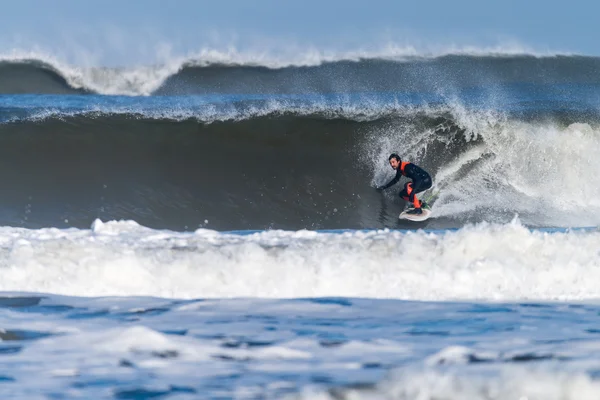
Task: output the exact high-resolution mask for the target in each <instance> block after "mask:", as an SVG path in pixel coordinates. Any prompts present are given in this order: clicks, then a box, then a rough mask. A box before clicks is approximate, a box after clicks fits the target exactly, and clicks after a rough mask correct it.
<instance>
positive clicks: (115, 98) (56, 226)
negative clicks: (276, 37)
mask: <svg viewBox="0 0 600 400" xmlns="http://www.w3.org/2000/svg"><path fill="white" fill-rule="evenodd" d="M598 70H600V59H599V58H596V57H588V56H579V55H571V54H566V53H565V54H558V53H556V54H541V53H534V52H531V51H527V50H523V49H513V50H510V49H509V50H506V49H469V48H465V49H450V50H444V51H439V52H433V53H423V52H419V51H417V50H415V49H414V48H410V47H409V48H399V47H392V48H387V49H383V50H381V51H371V52H365V51H355V52H347V53H323V52H308V53H299V54H293V55H291V56H289V57H287V58H286V57H285V56H279V57H273V56H270V55H268V54H258V53H257V54H255V53H244V52H239V51H237V50H235V49H230V50H228V51H214V50H210V49H208V50H203V51H200V52H198V53H194V54H189V55H186V56H182V57H173V58H171V59H168V60H166V61H165V62H164V63H160V64H155V65H137V66H136V65H134V66H120V67H107V66H101V65H86V66H82V65H75V64H72V63H69V62H66V61H64V60H61V59H60V58H59V57H57V56H53V55H48V54H47V53H41V52H30V51H17V50H15V51H13V52H10V53H5V54H0V182H2V196H0V199H1V200H0V340H1V341H0V359H2V361H3V362H2V363H1V366H0V393H1V394H2V396H3V397H6V398H26V399H38V398H39V399H48V398H98V399H100V398H107V399H115V398H116V399H149V398H169V399H196V398H210V399H348V400H351V399H352V400H354V399H401V400H405V399H406V400H412V399H415V400H416V399H420V400H421V399H431V400H433V399H448V400H451V399H465V398H468V399H482V400H483V399H486V400H489V399H498V400H504V399H506V400H509V399H529V400H534V399H540V400H542V399H544V400H546V399H557V400H558V399H561V400H569V399H596V398H598V396H599V395H600V384H599V382H598V377H599V376H600V374H599V372H598V371H600V364H599V363H598V356H599V354H598V349H599V348H600V341H599V339H600V338H599V336H598V334H599V333H600V329H599V328H598V326H599V325H598V324H599V323H600V320H599V318H598V316H599V315H600V307H599V304H598V299H600V289H599V288H598V284H597V282H598V279H599V278H600V258H599V251H600V232H599V231H598V228H597V226H598V224H599V223H600V202H599V199H600V189H599V188H600V178H599V177H600V163H599V161H598V156H597V155H598V154H599V152H600V112H599V111H598V110H600V108H599V107H600V101H599V99H600V97H599V96H598V94H599V93H600V80H599V79H598V74H597V71H598ZM392 152H397V153H399V154H400V155H401V156H402V157H403V159H406V160H408V161H411V162H414V163H416V164H418V165H419V166H422V167H423V168H425V169H426V170H427V171H429V173H430V174H431V176H432V177H433V181H434V186H433V188H432V189H431V190H429V191H427V192H425V193H424V195H423V196H424V198H426V199H427V200H428V202H429V203H430V204H431V206H432V213H433V217H432V218H431V219H429V220H428V221H426V222H424V223H418V224H414V223H411V222H407V221H400V220H398V214H399V213H400V212H401V211H402V210H403V209H404V207H405V202H404V201H403V200H401V199H400V198H399V197H398V195H397V193H398V191H399V190H400V189H401V188H402V185H403V184H404V181H402V182H400V184H399V185H397V186H395V187H393V188H392V189H389V190H388V191H386V192H385V193H380V192H377V191H376V190H375V189H374V188H375V187H376V186H378V185H381V184H383V183H385V182H387V181H388V180H389V179H391V177H392V176H393V171H392V170H391V168H390V167H389V164H388V162H387V157H388V156H389V154H390V153H392Z"/></svg>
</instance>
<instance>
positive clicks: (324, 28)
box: [0, 0, 600, 64]
mask: <svg viewBox="0 0 600 400" xmlns="http://www.w3.org/2000/svg"><path fill="white" fill-rule="evenodd" d="M599 11H600V5H599V4H597V3H594V2H591V1H587V2H584V1H569V2H565V1H553V0H548V1H538V0H530V1H526V0H520V1H516V0H505V1H501V2H500V1H484V0H479V1H476V0H460V1H444V0H429V1H423V0H411V1H392V0H363V1H356V0H346V1H341V0H296V1H289V0H279V1H276V0H253V1H252V0H213V1H203V0H144V1H141V0H140V1H137V0H119V1H116V0H102V1H97V0H96V1H94V0H54V1H48V0H19V1H11V2H6V3H5V4H3V12H2V14H1V15H0V51H2V52H6V51H7V50H10V49H18V50H23V51H25V50H29V49H32V48H42V49H45V50H46V51H49V52H52V53H54V54H57V55H59V56H61V57H64V58H67V59H71V60H77V59H78V58H85V57H87V58H93V59H95V62H100V63H116V64H119V63H130V62H136V61H141V62H144V61H148V60H151V59H152V58H154V57H156V54H157V53H161V52H162V53H169V54H182V53H186V52H194V51H197V50H200V49H202V48H216V49H218V48H229V47H232V46H233V47H235V48H236V49H237V50H241V51H244V50H245V49H258V50H261V51H281V50H282V49H285V48H286V46H290V47H293V48H294V51H298V49H302V48H306V47H311V48H316V49H322V50H330V51H331V50H339V51H343V50H352V49H357V48H360V49H363V50H364V49H376V48H377V47H381V46H384V45H389V44H392V43H393V44H397V45H399V46H414V47H416V48H417V49H421V50H422V49H425V50H427V49H433V50H436V49H437V50H439V49H441V48H445V47H449V46H452V45H453V46H457V47H461V46H475V47H480V48H483V47H496V46H500V47H503V46H508V47H511V46H512V47H514V46H515V45H517V44H518V45H521V46H523V47H525V48H529V49H533V50H536V51H539V52H546V51H564V52H575V53H580V54H588V55H600V44H598V43H597V38H598V37H599V36H600V35H599V33H600V28H598V26H599V24H598V23H597V21H596V20H597V15H598V12H599Z"/></svg>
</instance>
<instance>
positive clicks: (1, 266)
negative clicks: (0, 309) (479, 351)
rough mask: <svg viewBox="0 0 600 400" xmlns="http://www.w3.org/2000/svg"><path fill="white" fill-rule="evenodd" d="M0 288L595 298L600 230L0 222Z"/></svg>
mask: <svg viewBox="0 0 600 400" xmlns="http://www.w3.org/2000/svg"><path fill="white" fill-rule="evenodd" d="M0 243H1V248H0V249H1V251H0V290H3V291H27V292H50V293H56V294H66V295H78V296H104V295H127V296H133V295H140V296H144V295H149V296H158V297H176V298H224V297H267V298H297V297H323V296H345V297H373V298H398V299H419V300H450V299H492V300H515V299H548V300H550V299H552V300H567V299H592V298H600V289H599V288H598V285H596V282H597V281H598V279H600V260H599V259H598V257H597V248H598V247H599V246H600V233H598V232H596V231H594V232H564V233H560V232H558V233H551V234H550V233H543V232H532V231H530V230H529V229H527V228H525V227H523V226H522V225H520V224H519V223H518V222H513V223H511V224H508V225H495V224H480V225H475V226H467V227H465V228H462V229H460V230H458V231H456V232H451V231H448V232H442V233H426V232H422V231H419V232H407V233H404V232H389V231H371V232H348V233H344V234H330V233H315V232H306V231H300V232H284V231H271V232H260V233H255V234H251V235H247V236H239V235H232V234H222V233H218V232H213V231H207V230H200V231H198V232H197V233H195V234H191V233H174V232H167V231H155V230H152V229H149V228H145V227H142V226H139V225H137V224H135V223H132V222H108V223H104V224H101V223H99V222H96V223H94V229H93V230H76V229H70V230H58V229H42V230H25V229H16V228H0Z"/></svg>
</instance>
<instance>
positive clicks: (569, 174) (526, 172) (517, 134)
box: [364, 101, 600, 227]
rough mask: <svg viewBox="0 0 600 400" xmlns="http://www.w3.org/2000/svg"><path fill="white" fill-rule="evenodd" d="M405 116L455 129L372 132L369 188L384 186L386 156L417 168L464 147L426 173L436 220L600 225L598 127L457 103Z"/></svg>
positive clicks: (403, 127) (405, 128)
mask: <svg viewBox="0 0 600 400" xmlns="http://www.w3.org/2000/svg"><path fill="white" fill-rule="evenodd" d="M410 112H415V113H417V112H422V113H424V115H427V116H429V117H430V118H432V119H433V118H435V117H436V116H439V117H444V118H447V119H448V120H450V121H452V123H453V124H455V125H456V127H458V128H459V129H456V128H454V129H453V130H449V129H446V130H444V129H442V128H443V127H441V126H440V127H438V128H439V129H433V128H429V129H426V130H423V129H419V128H418V127H416V126H413V125H411V124H410V123H402V124H399V125H398V126H394V127H392V128H391V129H387V130H386V131H381V132H380V131H377V132H375V133H374V135H373V138H374V139H372V140H371V142H370V143H369V149H368V151H367V152H366V153H365V156H364V161H365V162H367V163H370V164H371V165H372V168H373V171H374V177H373V182H372V184H373V185H378V184H381V182H384V181H386V180H388V179H389V177H390V171H391V170H390V168H389V165H387V162H383V161H382V160H385V161H387V157H388V155H389V154H390V153H391V152H398V151H399V150H400V155H401V156H402V157H403V159H406V160H408V161H411V162H414V163H416V164H419V165H422V162H423V160H424V159H437V158H438V157H439V156H440V155H439V154H430V153H429V149H428V147H429V146H431V145H432V143H434V142H437V141H440V142H442V143H445V144H447V145H448V146H449V147H451V146H453V145H454V146H456V145H457V144H459V145H460V146H461V147H465V146H466V145H470V146H471V147H470V148H467V149H466V150H462V151H461V152H460V153H459V154H457V156H456V157H455V158H454V159H450V160H449V161H447V162H445V163H444V164H443V165H441V168H440V169H439V170H437V171H430V172H431V173H432V176H433V181H434V186H433V188H432V190H431V191H430V192H431V193H433V192H435V193H437V194H438V195H439V196H438V198H437V199H436V202H435V205H434V207H433V211H434V215H435V216H436V217H449V218H458V219H460V220H463V221H464V220H465V217H471V218H476V216H477V215H485V216H486V218H487V219H488V220H496V221H506V219H507V215H508V217H509V218H510V216H511V215H515V214H519V216H520V218H521V219H522V220H523V221H524V222H525V223H527V224H530V225H538V226H540V225H541V226H548V225H551V226H565V227H568V226H578V225H579V226H581V225H597V224H600V164H599V163H598V162H597V157H596V155H597V154H598V153H599V152H600V127H598V126H596V125H592V124H589V123H572V124H570V125H568V126H564V125H561V124H559V123H553V122H535V121H534V122H525V121H520V120H518V119H512V118H509V117H508V116H507V115H506V114H504V113H503V112H500V111H494V110H485V109H484V110H475V109H472V108H467V107H465V106H464V105H463V104H461V103H460V102H458V101H451V102H449V103H447V104H446V105H443V106H439V107H427V106H425V107H420V108H419V109H414V110H412V111H411V110H408V109H406V110H405V111H404V113H405V114H404V115H410ZM475 141H476V142H475ZM436 149H438V150H439V148H436ZM442 156H446V155H442ZM425 197H427V194H425Z"/></svg>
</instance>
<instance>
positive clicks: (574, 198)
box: [0, 96, 600, 230]
mask: <svg viewBox="0 0 600 400" xmlns="http://www.w3.org/2000/svg"><path fill="white" fill-rule="evenodd" d="M91 99H95V100H93V101H92V105H89V104H88V105H87V106H85V107H84V108H80V109H76V108H73V107H75V106H74V105H73V104H75V103H78V102H79V101H80V97H78V96H75V97H72V98H69V97H66V98H65V97H60V99H59V100H58V99H57V98H55V97H51V98H50V99H49V100H48V102H49V104H52V105H54V107H55V108H54V109H52V108H49V107H42V106H41V105H40V104H37V103H35V101H38V100H35V101H33V102H27V104H26V105H24V104H23V103H18V102H17V101H14V102H13V107H9V108H5V109H4V113H3V116H4V118H5V122H4V123H3V124H1V125H0V130H1V131H2V134H1V135H0V179H1V181H2V182H3V185H4V186H3V187H4V195H3V201H2V212H1V213H0V224H4V225H11V226H25V227H31V228H36V227H42V226H56V227H67V226H75V227H80V228H81V227H87V226H89V224H90V221H93V220H94V219H95V218H101V219H104V220H112V219H132V220H135V221H137V222H139V223H141V224H143V225H145V226H150V227H156V228H168V229H174V230H188V229H196V228H198V227H209V228H212V229H218V230H232V229H269V228H277V229H304V228H308V229H344V228H382V227H408V226H407V225H406V226H405V225H401V224H400V225H399V223H398V221H397V215H398V213H399V212H400V211H401V210H402V207H403V205H404V202H403V201H402V200H400V199H399V198H397V195H396V193H397V192H398V191H399V190H400V189H401V187H402V183H401V184H399V185H397V186H396V187H395V188H393V189H390V190H388V192H387V193H385V194H384V195H382V194H380V193H378V192H376V191H375V190H374V189H373V187H374V186H375V185H378V184H382V183H384V182H387V181H388V180H389V179H390V178H391V177H392V176H393V175H392V174H393V171H392V170H391V169H390V168H389V165H388V164H387V156H388V155H389V154H390V153H391V152H393V151H396V152H399V153H401V154H402V155H403V157H405V159H408V160H410V161H413V162H416V163H418V164H419V165H421V166H423V167H424V168H425V169H426V170H428V171H429V172H430V173H431V175H432V176H433V177H434V182H435V185H434V188H433V189H432V190H430V191H429V193H428V194H425V197H426V198H427V197H430V196H431V195H434V196H435V198H433V199H432V201H431V203H432V204H433V211H434V212H435V213H436V216H437V218H436V219H434V220H431V221H430V222H429V225H425V226H427V227H429V228H445V227H460V226H462V225H464V224H465V223H470V222H478V221H497V222H502V221H504V222H506V221H510V220H511V219H512V218H513V217H514V215H515V214H518V215H519V216H520V218H521V219H522V221H523V222H524V223H526V224H528V225H531V226H573V225H590V224H595V223H597V222H598V220H599V219H600V203H599V202H598V201H599V200H598V199H600V193H599V189H598V188H600V182H599V181H598V179H599V178H598V177H599V176H600V173H599V172H600V171H599V166H598V165H597V162H596V161H595V160H596V154H598V152H599V151H600V140H599V139H598V137H599V135H600V130H599V129H600V128H598V122H596V121H598V118H597V116H595V115H593V114H590V113H591V111H589V112H588V113H587V114H582V113H581V109H579V110H575V111H569V110H562V111H561V112H557V111H555V109H551V110H550V111H548V109H547V108H546V107H547V102H546V101H541V102H540V103H539V104H538V108H537V109H534V108H533V106H532V103H531V102H529V101H525V103H524V104H525V106H522V107H521V108H520V109H519V110H520V111H518V112H516V114H515V115H512V114H511V113H510V112H499V111H491V110H476V109H473V108H468V107H465V106H463V105H460V104H457V105H448V104H446V105H445V104H438V105H431V106H424V105H419V106H417V105H414V104H409V103H405V104H399V103H398V101H399V100H398V98H394V99H393V100H392V101H390V100H386V99H379V100H372V101H365V100H363V101H362V102H353V101H349V102H341V103H340V102H337V103H336V102H335V101H329V102H327V101H322V102H321V103H317V102H315V101H313V100H310V101H309V100H303V101H300V100H297V101H294V100H280V101H275V100H261V101H258V100H243V101H242V100H240V101H233V102H232V101H225V100H224V99H222V98H220V101H217V100H215V101H213V102H211V103H206V102H204V100H202V101H200V102H198V103H197V104H196V103H192V104H188V105H187V106H186V107H183V106H182V104H183V102H181V103H180V99H179V98H169V99H168V101H169V102H171V103H170V105H168V106H167V105H165V104H163V103H161V102H158V103H156V102H155V100H152V99H150V100H149V102H148V103H147V104H146V105H145V106H140V104H139V101H137V100H133V99H130V98H117V99H112V100H110V101H111V103H110V104H109V103H107V101H106V100H104V99H100V98H94V97H92V98H91ZM61 101H62V102H65V103H66V104H67V106H64V107H63V108H62V109H61V108H60V107H61ZM96 102H99V103H96ZM9 103H10V102H9ZM86 104H87V103H86ZM565 104H566V103H565ZM69 107H71V108H69ZM94 109H101V110H102V109H103V110H104V111H93V110H94ZM109 110H112V111H110V112H109ZM532 110H533V111H532ZM582 115H584V117H585V118H586V119H587V121H588V122H575V121H578V120H580V118H583V117H582Z"/></svg>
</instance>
